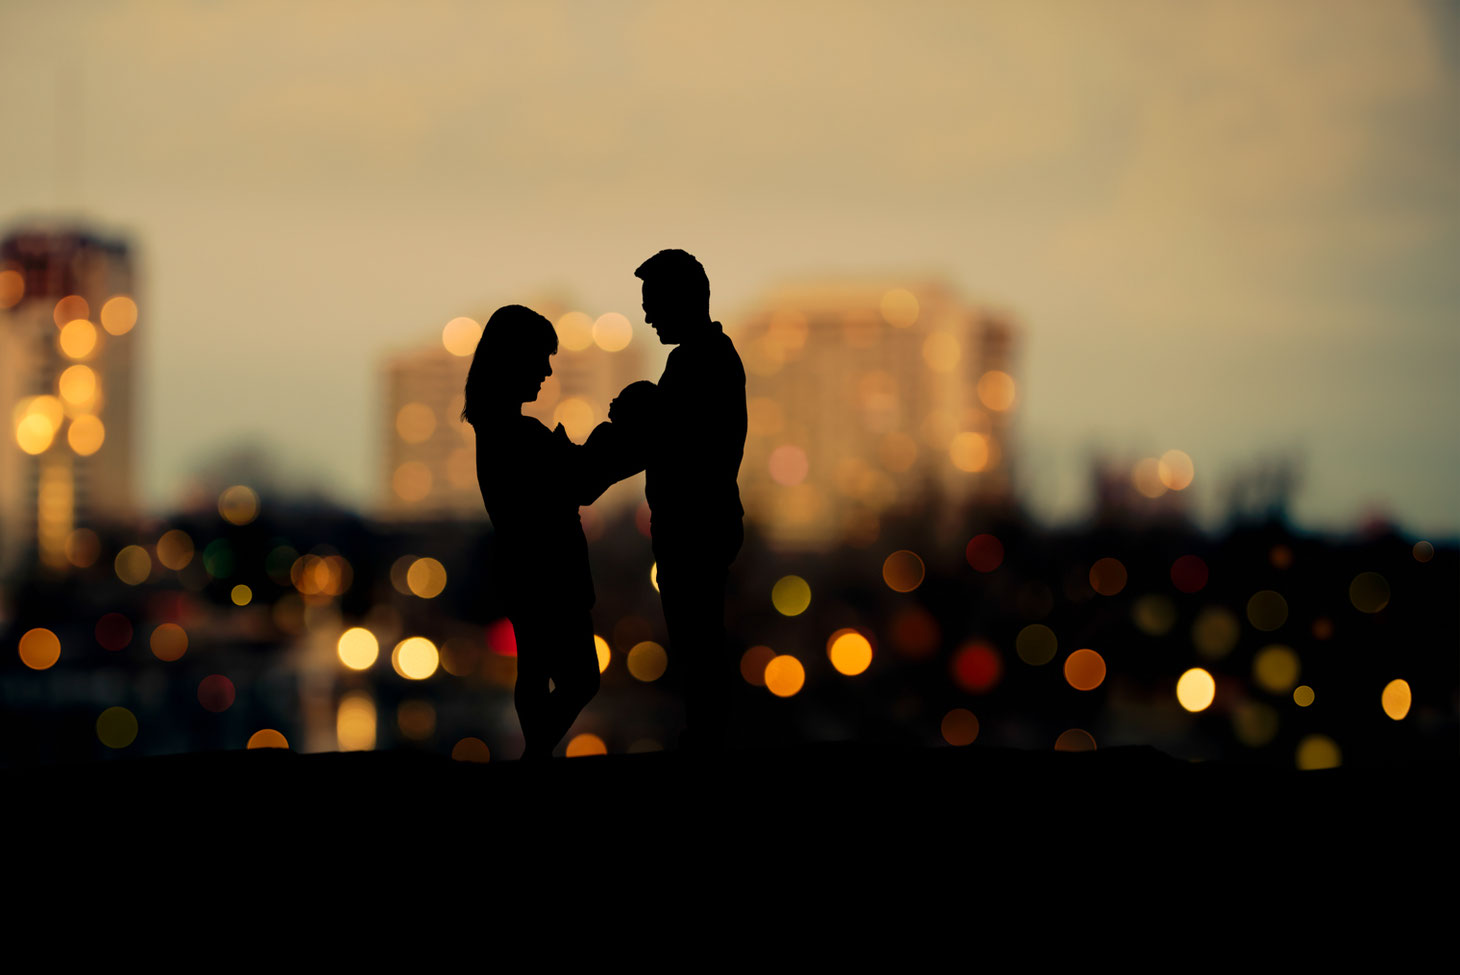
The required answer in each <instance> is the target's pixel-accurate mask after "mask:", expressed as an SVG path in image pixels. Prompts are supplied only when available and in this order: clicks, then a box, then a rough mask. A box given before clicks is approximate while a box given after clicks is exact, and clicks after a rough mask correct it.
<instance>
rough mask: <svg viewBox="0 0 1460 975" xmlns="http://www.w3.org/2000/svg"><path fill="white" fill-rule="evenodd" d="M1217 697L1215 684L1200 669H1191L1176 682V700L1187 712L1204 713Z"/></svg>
mask: <svg viewBox="0 0 1460 975" xmlns="http://www.w3.org/2000/svg"><path fill="white" fill-rule="evenodd" d="M1216 696H1217V682H1216V681H1215V680H1213V679H1212V675H1211V674H1209V673H1208V672H1207V671H1205V670H1203V669H1202V668H1200V667H1193V668H1191V669H1190V670H1188V671H1187V672H1186V673H1184V674H1182V675H1181V679H1180V680H1178V681H1177V682H1176V700H1177V701H1178V702H1180V704H1181V706H1182V707H1184V708H1186V710H1188V711H1205V710H1206V709H1207V708H1208V707H1210V706H1211V703H1212V701H1213V700H1214V699H1215V698H1216Z"/></svg>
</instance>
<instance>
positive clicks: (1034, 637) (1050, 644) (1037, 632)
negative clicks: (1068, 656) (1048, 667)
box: [1014, 623, 1059, 667]
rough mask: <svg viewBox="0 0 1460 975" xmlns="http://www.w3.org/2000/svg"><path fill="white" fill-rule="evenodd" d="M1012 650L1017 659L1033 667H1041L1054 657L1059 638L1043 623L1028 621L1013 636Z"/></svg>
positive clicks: (1057, 648)
mask: <svg viewBox="0 0 1460 975" xmlns="http://www.w3.org/2000/svg"><path fill="white" fill-rule="evenodd" d="M1014 650H1015V652H1016V653H1018V654H1019V659H1020V660H1022V661H1024V662H1025V663H1026V664H1030V665H1031V666H1034V667H1041V666H1043V665H1044V664H1047V663H1049V662H1050V661H1051V660H1053V659H1054V655H1055V652H1056V651H1057V650H1059V640H1058V639H1056V638H1055V635H1054V630H1051V629H1050V628H1049V627H1047V626H1045V625H1044V624H1043V623H1030V624H1029V625H1028V626H1026V627H1024V629H1022V630H1020V631H1019V635H1018V636H1017V637H1015V638H1014Z"/></svg>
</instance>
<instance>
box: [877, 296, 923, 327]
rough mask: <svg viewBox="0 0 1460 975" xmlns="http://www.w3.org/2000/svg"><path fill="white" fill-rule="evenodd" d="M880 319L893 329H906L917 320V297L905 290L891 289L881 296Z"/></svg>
mask: <svg viewBox="0 0 1460 975" xmlns="http://www.w3.org/2000/svg"><path fill="white" fill-rule="evenodd" d="M881 311H882V319H883V320H884V321H885V322H887V324H889V325H891V326H892V327H893V328H907V327H908V326H910V325H912V324H913V323H914V322H916V321H917V320H918V298H917V295H915V294H913V293H912V292H911V291H908V290H907V289H906V288H893V289H892V290H891V291H888V292H887V293H886V294H884V295H883V296H882V301H881Z"/></svg>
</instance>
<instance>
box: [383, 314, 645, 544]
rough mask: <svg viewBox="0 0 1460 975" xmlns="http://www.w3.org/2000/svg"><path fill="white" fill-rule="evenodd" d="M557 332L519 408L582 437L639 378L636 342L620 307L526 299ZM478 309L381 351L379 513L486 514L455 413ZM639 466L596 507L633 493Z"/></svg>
mask: <svg viewBox="0 0 1460 975" xmlns="http://www.w3.org/2000/svg"><path fill="white" fill-rule="evenodd" d="M528 307H530V308H532V309H533V310H535V311H538V312H540V313H542V314H543V315H544V316H545V317H547V318H548V319H549V320H550V321H552V322H553V323H554V325H555V326H556V328H557V331H558V352H557V354H556V355H554V356H553V357H552V360H551V362H552V368H553V374H552V376H551V377H549V378H548V380H547V382H545V383H544V384H543V388H542V392H541V393H540V394H539V395H538V398H537V401H536V402H534V403H528V404H527V405H526V406H525V407H524V409H523V412H524V413H526V414H527V415H529V416H534V417H536V418H537V419H539V420H541V421H542V422H543V423H545V424H547V425H548V426H549V427H552V426H555V425H556V424H558V423H561V424H562V425H563V428H564V429H565V430H566V431H567V433H568V436H569V437H571V438H572V439H573V440H574V441H576V442H578V443H582V442H583V441H584V440H585V439H586V438H587V436H588V433H589V432H590V431H591V430H592V429H593V427H594V425H595V424H597V423H600V422H602V421H603V420H606V419H607V418H608V404H609V401H610V400H612V399H613V397H614V396H615V395H617V394H618V391H619V390H620V389H622V388H623V387H624V386H626V385H628V384H629V383H631V382H633V381H635V380H637V379H643V378H645V376H644V375H643V371H642V370H643V349H642V347H641V342H642V340H640V341H639V342H635V341H633V339H632V330H631V328H630V326H629V322H628V320H627V319H626V318H624V316H622V315H616V314H615V313H608V314H605V315H601V316H599V318H598V319H597V320H595V319H593V318H591V317H589V316H588V315H587V314H585V313H583V312H581V311H575V310H572V309H571V307H570V306H569V305H568V304H567V303H565V302H562V301H558V300H553V299H547V300H539V301H534V302H529V303H528ZM487 317H488V315H485V314H484V315H481V316H479V317H477V318H474V319H453V320H452V321H451V322H450V323H448V324H447V325H446V326H445V328H444V329H443V332H442V338H441V340H440V341H433V342H431V343H429V344H424V345H422V346H420V347H417V348H414V349H408V350H404V351H401V352H399V353H396V354H394V355H392V356H390V357H389V358H388V359H387V360H386V363H385V366H384V372H385V376H384V380H385V387H386V395H385V410H384V415H383V416H382V417H381V420H382V429H383V436H384V452H383V455H382V456H383V461H384V463H383V469H382V471H381V476H382V490H381V499H382V502H381V514H382V516H383V517H384V518H386V519H388V520H392V521H410V520H438V519H454V518H470V519H479V518H484V517H485V516H486V511H485V509H484V508H483V507H482V495H481V490H480V489H479V488H478V486H477V475H476V434H475V432H474V431H473V430H472V428H471V426H470V425H469V424H467V423H465V422H463V421H462V420H461V419H460V417H461V410H462V406H463V404H464V402H465V397H464V395H463V389H464V387H465V386H466V374H467V370H468V369H470V368H471V359H472V354H473V353H474V352H475V350H476V344H477V339H478V338H479V337H480V335H481V326H482V323H483V322H485V321H486V319H487ZM643 496H644V492H643V478H642V475H640V476H638V477H634V478H630V479H629V480H627V481H623V482H620V483H619V484H616V485H614V487H612V488H610V489H609V491H608V492H607V493H606V494H605V495H604V496H603V498H602V499H600V500H599V502H597V504H598V505H599V506H602V507H604V508H609V507H617V506H621V505H624V504H630V503H636V502H637V501H641V500H643Z"/></svg>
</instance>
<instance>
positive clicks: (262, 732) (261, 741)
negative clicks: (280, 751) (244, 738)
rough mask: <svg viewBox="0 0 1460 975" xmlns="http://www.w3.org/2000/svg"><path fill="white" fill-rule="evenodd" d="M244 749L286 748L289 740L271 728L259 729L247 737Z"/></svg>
mask: <svg viewBox="0 0 1460 975" xmlns="http://www.w3.org/2000/svg"><path fill="white" fill-rule="evenodd" d="M244 747H245V748H288V747H289V739H287V738H285V737H284V735H283V733H282V732H280V731H276V730H274V729H273V728H260V729H259V730H258V731H255V732H254V733H253V734H251V735H249V736H248V744H247V745H245V746H244Z"/></svg>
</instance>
